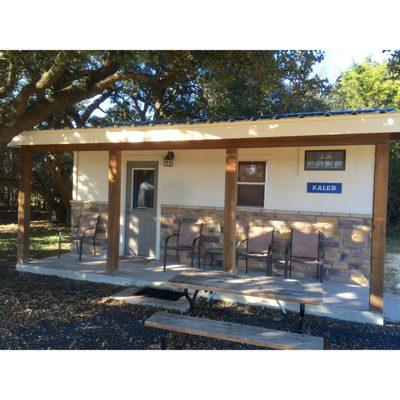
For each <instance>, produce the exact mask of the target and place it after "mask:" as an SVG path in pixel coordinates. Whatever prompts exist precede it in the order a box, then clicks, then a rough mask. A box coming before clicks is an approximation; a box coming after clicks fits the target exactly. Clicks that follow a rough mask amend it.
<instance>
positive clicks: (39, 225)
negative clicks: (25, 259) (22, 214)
mask: <svg viewBox="0 0 400 400" xmlns="http://www.w3.org/2000/svg"><path fill="white" fill-rule="evenodd" d="M59 232H61V233H62V235H65V236H68V235H69V234H70V228H69V227H65V226H63V225H56V224H53V223H51V222H49V221H32V222H31V241H30V246H29V258H30V259H37V258H44V257H50V256H54V255H56V254H57V249H58V234H59ZM69 247H70V246H69V244H68V243H63V245H62V250H63V251H68V250H69ZM16 260H17V224H4V225H0V265H9V264H15V263H16Z"/></svg>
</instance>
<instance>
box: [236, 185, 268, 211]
mask: <svg viewBox="0 0 400 400" xmlns="http://www.w3.org/2000/svg"><path fill="white" fill-rule="evenodd" d="M264 189H265V185H238V200H237V204H238V206H242V207H264Z"/></svg>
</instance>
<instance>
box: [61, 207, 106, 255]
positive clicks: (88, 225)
mask: <svg viewBox="0 0 400 400" xmlns="http://www.w3.org/2000/svg"><path fill="white" fill-rule="evenodd" d="M99 218H100V214H84V215H82V217H81V219H80V221H79V224H78V225H75V226H74V227H72V234H71V236H69V237H62V235H61V232H60V234H59V235H58V258H60V256H61V241H62V240H63V239H64V240H65V239H68V240H70V241H75V242H76V252H77V253H78V254H79V261H80V260H81V259H82V246H83V242H88V243H90V244H91V245H93V251H94V254H95V255H96V233H97V225H98V221H99Z"/></svg>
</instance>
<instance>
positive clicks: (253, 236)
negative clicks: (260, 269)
mask: <svg viewBox="0 0 400 400" xmlns="http://www.w3.org/2000/svg"><path fill="white" fill-rule="evenodd" d="M273 239H274V228H271V227H264V226H252V227H249V229H248V232H247V238H246V239H244V240H242V241H241V242H239V249H238V251H237V253H236V269H237V267H238V264H239V259H244V260H245V261H246V274H247V272H248V260H249V258H253V259H258V260H261V261H265V272H266V275H268V276H271V275H272V242H273ZM243 243H246V247H245V249H241V248H240V247H241V245H242V244H243Z"/></svg>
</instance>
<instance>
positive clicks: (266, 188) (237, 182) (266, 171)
mask: <svg viewBox="0 0 400 400" xmlns="http://www.w3.org/2000/svg"><path fill="white" fill-rule="evenodd" d="M242 162H244V163H252V162H254V163H255V162H263V163H264V165H265V180H264V182H239V176H238V178H237V181H236V184H237V191H239V190H238V189H239V185H259V186H260V185H263V186H264V199H263V205H262V206H241V205H239V204H237V207H238V208H243V209H246V208H247V209H248V208H256V209H259V210H262V209H265V208H266V206H267V190H268V186H267V182H268V161H267V160H252V159H247V158H246V159H240V160H239V161H238V170H239V163H242Z"/></svg>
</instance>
